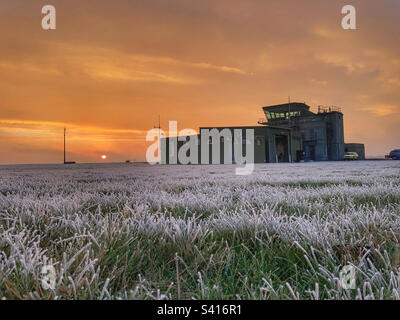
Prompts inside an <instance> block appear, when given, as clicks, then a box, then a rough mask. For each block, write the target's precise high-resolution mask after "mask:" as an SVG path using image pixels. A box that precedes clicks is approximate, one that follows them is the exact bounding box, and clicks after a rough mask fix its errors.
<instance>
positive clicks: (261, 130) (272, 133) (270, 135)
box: [161, 126, 298, 164]
mask: <svg viewBox="0 0 400 320" xmlns="http://www.w3.org/2000/svg"><path fill="white" fill-rule="evenodd" d="M202 129H209V130H211V129H217V130H218V131H219V132H221V131H222V130H223V129H228V130H230V132H231V136H232V139H231V140H230V141H228V142H227V141H225V139H220V149H219V150H220V163H221V164H223V163H225V162H224V152H225V150H224V147H225V143H231V144H232V155H231V159H232V162H233V163H234V156H233V154H234V139H233V137H234V136H233V133H234V130H238V129H240V130H242V156H245V154H246V150H247V146H246V129H254V162H255V163H266V162H272V163H273V162H277V154H276V152H277V149H276V142H277V140H276V139H277V138H276V137H277V136H278V137H281V138H280V139H281V140H282V141H286V142H285V144H284V145H281V146H280V150H281V152H283V153H284V154H286V155H288V154H289V144H288V141H289V139H290V138H289V137H290V130H289V129H286V128H272V127H268V126H257V127H218V128H200V130H202ZM198 139H199V145H198V147H199V149H198V163H201V135H198ZM163 140H164V141H163V142H162V143H161V145H162V146H163V145H164V147H162V150H163V152H162V163H165V164H171V161H170V159H172V158H173V157H171V155H170V152H169V151H170V146H169V144H170V138H166V139H163ZM184 143H185V142H182V141H178V150H179V149H180V148H181V146H182V145H183V144H184ZM296 143H297V144H298V141H297V142H296ZM297 144H295V146H296V145H297ZM208 148H209V161H208V162H209V163H210V164H211V163H212V154H213V144H212V143H211V142H209V143H208ZM295 155H296V151H295V149H294V147H293V146H292V153H291V156H292V159H294V158H295ZM286 158H288V156H287V157H286ZM286 161H288V160H286ZM293 161H294V160H293ZM178 163H179V161H178Z"/></svg>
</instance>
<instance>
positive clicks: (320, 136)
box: [162, 101, 365, 164]
mask: <svg viewBox="0 0 400 320" xmlns="http://www.w3.org/2000/svg"><path fill="white" fill-rule="evenodd" d="M262 109H263V111H264V114H265V119H264V118H263V119H261V120H259V121H258V124H259V125H258V126H247V127H217V128H214V127H201V128H200V132H201V130H202V129H209V130H211V129H216V130H218V132H220V133H221V131H222V130H224V129H228V130H230V131H231V133H232V134H233V131H234V130H237V129H241V130H242V137H245V136H246V134H245V132H246V129H254V139H255V141H254V162H255V163H265V162H300V161H338V160H343V156H344V153H345V152H347V151H355V152H357V153H358V154H359V156H360V159H364V158H365V151H364V145H363V144H351V143H349V144H345V142H344V129H343V113H342V112H341V109H340V108H338V107H333V106H331V107H325V106H319V107H318V112H317V113H314V112H311V111H310V106H308V105H306V104H305V103H300V102H293V103H291V102H290V101H289V103H285V104H279V105H272V106H266V107H263V108H262ZM198 138H199V140H201V135H198ZM168 141H169V138H167V139H166V144H165V146H166V150H165V151H166V152H163V157H164V158H162V163H167V164H168V163H170V161H169V153H170V152H169V143H168ZM212 143H213V142H212V141H209V142H208V144H209V145H210V150H209V154H210V163H211V158H212ZM225 143H227V142H226V141H225V140H224V139H222V138H221V143H220V158H221V159H220V160H221V161H220V163H224V144H225ZM228 143H233V141H231V142H228ZM183 144H184V142H182V141H178V149H179V148H180V147H181V146H182V145H183ZM200 144H201V143H199V145H200ZM245 144H246V139H243V147H244V145H245ZM232 147H233V145H232ZM200 157H201V150H200V148H199V160H200ZM232 159H233V155H232ZM199 163H200V161H199Z"/></svg>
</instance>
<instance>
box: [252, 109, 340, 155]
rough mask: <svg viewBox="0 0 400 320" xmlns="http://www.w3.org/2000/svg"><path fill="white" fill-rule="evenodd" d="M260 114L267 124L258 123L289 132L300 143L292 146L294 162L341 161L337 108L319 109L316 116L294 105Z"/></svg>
mask: <svg viewBox="0 0 400 320" xmlns="http://www.w3.org/2000/svg"><path fill="white" fill-rule="evenodd" d="M263 110H264V113H265V116H266V120H267V121H266V122H259V123H261V124H264V125H276V126H283V127H288V128H291V129H292V135H293V139H298V140H300V143H298V144H296V146H294V148H295V150H294V152H295V156H294V157H293V159H294V161H300V160H305V161H310V160H313V161H326V160H331V161H335V160H342V159H343V155H344V152H345V151H344V132H343V114H342V112H341V110H340V109H339V108H336V107H327V108H325V107H321V106H320V107H318V113H313V112H311V111H310V107H309V106H308V105H306V104H305V103H298V102H294V103H290V104H289V103H286V104H280V105H274V106H267V107H263Z"/></svg>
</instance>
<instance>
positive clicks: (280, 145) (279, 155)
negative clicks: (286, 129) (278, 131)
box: [275, 135, 289, 162]
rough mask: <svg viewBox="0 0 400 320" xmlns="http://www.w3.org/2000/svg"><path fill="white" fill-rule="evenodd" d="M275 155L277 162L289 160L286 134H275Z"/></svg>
mask: <svg viewBox="0 0 400 320" xmlns="http://www.w3.org/2000/svg"><path fill="white" fill-rule="evenodd" d="M275 155H276V159H277V162H289V152H288V136H284V135H276V136H275Z"/></svg>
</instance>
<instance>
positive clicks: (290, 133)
mask: <svg viewBox="0 0 400 320" xmlns="http://www.w3.org/2000/svg"><path fill="white" fill-rule="evenodd" d="M288 122H289V130H290V131H289V162H292V127H291V124H290V96H289V113H288Z"/></svg>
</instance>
